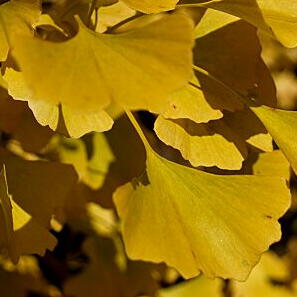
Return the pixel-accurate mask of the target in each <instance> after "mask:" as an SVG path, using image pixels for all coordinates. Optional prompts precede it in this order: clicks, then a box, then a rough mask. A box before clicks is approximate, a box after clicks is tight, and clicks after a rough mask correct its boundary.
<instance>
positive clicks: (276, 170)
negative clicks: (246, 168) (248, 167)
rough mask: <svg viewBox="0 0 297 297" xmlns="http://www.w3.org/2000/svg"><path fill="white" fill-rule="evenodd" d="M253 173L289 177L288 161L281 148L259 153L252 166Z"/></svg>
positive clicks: (287, 178)
mask: <svg viewBox="0 0 297 297" xmlns="http://www.w3.org/2000/svg"><path fill="white" fill-rule="evenodd" d="M252 168H253V173H254V174H255V175H270V176H280V177H284V178H285V179H286V180H289V179H290V176H291V169H290V163H289V162H288V160H287V159H286V157H285V156H284V154H283V153H282V151H281V150H275V151H272V152H268V153H260V154H259V155H258V158H257V160H256V162H255V163H254V164H253V166H252Z"/></svg>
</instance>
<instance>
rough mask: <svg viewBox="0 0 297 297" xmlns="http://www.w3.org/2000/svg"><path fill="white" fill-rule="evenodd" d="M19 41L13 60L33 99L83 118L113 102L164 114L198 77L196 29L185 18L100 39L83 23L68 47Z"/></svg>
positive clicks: (160, 21)
mask: <svg viewBox="0 0 297 297" xmlns="http://www.w3.org/2000/svg"><path fill="white" fill-rule="evenodd" d="M18 40H19V41H18V44H17V46H16V47H15V49H14V51H13V56H14V57H15V59H16V61H17V63H18V64H19V66H20V68H21V71H22V73H23V75H24V80H25V81H26V83H27V85H28V86H29V87H30V90H32V97H33V98H34V99H36V100H41V101H45V102H47V103H49V104H53V105H57V104H59V103H61V104H62V105H64V104H65V106H67V107H68V108H69V109H72V110H80V112H82V111H88V112H90V111H93V112H98V111H99V110H102V109H104V108H106V107H107V106H108V105H109V104H110V103H111V101H112V100H114V102H116V103H118V104H119V105H121V106H124V107H127V108H131V109H148V110H150V111H155V112H158V111H160V110H161V111H162V110H163V109H164V106H166V103H167V98H168V96H169V94H170V93H171V92H173V91H175V90H177V89H179V88H181V87H183V86H185V85H186V84H187V82H188V80H189V79H190V78H191V77H192V46H193V25H192V22H191V21H190V20H189V19H188V18H187V17H186V16H184V15H182V14H173V15H164V16H162V17H160V18H159V19H158V20H157V21H155V22H152V23H149V24H148V25H146V26H143V27H140V28H136V29H135V30H130V31H128V32H125V33H122V34H100V33H94V32H93V31H91V30H89V29H88V28H87V27H86V26H85V25H83V23H82V22H81V21H79V32H78V33H77V35H76V36H75V37H74V38H72V39H70V40H68V41H66V42H60V43H53V42H49V41H43V40H40V39H37V38H35V39H33V38H31V39H30V38H21V37H20V38H19V39H18ZM32 52H34V55H33V56H32ZM53 65H55V66H54V67H53ZM119 74H120V75H119Z"/></svg>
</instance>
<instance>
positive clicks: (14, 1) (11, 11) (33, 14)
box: [0, 0, 40, 61]
mask: <svg viewBox="0 0 297 297" xmlns="http://www.w3.org/2000/svg"><path fill="white" fill-rule="evenodd" d="M39 15H40V7H39V1H38V0H32V1H27V0H11V1H9V2H7V3H4V4H1V5H0V61H5V60H6V58H7V55H8V52H9V49H10V47H11V46H15V41H16V37H17V35H20V34H21V35H27V36H33V25H34V23H36V22H37V21H38V18H39Z"/></svg>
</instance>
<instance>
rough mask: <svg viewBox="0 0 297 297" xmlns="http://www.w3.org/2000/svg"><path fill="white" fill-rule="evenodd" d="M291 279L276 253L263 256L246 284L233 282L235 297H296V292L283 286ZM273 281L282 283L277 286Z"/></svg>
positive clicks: (232, 288)
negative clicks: (283, 283)
mask: <svg viewBox="0 0 297 297" xmlns="http://www.w3.org/2000/svg"><path fill="white" fill-rule="evenodd" d="M288 278H289V271H288V268H287V267H286V263H285V261H284V260H283V259H281V258H279V257H277V256H276V255H275V254H274V253H272V252H271V253H266V254H264V255H263V257H262V259H261V261H260V263H259V264H258V265H257V266H256V267H255V269H254V270H253V271H252V273H251V275H250V277H249V279H248V280H247V281H246V282H244V283H243V282H235V281H233V282H231V286H230V290H231V291H232V296H234V297H251V296H261V297H294V296H296V290H294V289H291V288H288V287H287V286H285V285H282V284H281V283H282V282H285V281H287V280H288ZM273 281H276V282H278V283H280V285H275V284H274V283H273Z"/></svg>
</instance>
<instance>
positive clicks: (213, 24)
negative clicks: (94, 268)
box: [195, 9, 238, 38]
mask: <svg viewBox="0 0 297 297" xmlns="http://www.w3.org/2000/svg"><path fill="white" fill-rule="evenodd" d="M236 21H238V18H237V17H235V16H233V15H230V14H228V13H224V12H221V11H217V10H214V9H207V10H206V12H205V13H204V15H203V17H202V18H201V20H200V22H199V23H198V24H197V26H196V27H195V37H196V38H200V37H202V36H204V35H207V34H209V33H211V32H214V31H216V30H218V29H220V28H222V27H224V26H226V25H228V24H231V23H234V22H236Z"/></svg>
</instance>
